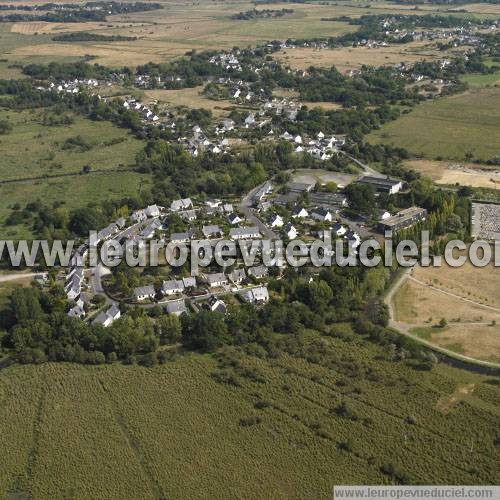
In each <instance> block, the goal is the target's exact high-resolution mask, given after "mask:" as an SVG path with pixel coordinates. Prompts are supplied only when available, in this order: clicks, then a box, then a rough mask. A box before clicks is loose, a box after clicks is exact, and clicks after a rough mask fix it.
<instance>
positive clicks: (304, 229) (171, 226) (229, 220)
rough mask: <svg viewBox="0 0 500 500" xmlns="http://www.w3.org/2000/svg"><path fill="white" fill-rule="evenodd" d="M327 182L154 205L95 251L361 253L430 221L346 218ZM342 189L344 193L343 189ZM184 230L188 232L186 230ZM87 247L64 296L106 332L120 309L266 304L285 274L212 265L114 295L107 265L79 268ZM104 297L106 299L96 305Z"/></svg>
mask: <svg viewBox="0 0 500 500" xmlns="http://www.w3.org/2000/svg"><path fill="white" fill-rule="evenodd" d="M354 182H355V183H356V184H358V185H370V186H372V187H373V188H374V189H375V190H376V191H377V192H378V193H384V194H385V195H391V194H396V193H398V192H400V191H401V190H403V189H404V183H403V182H402V181H400V180H398V179H391V178H387V177H382V176H371V175H362V176H360V177H359V178H357V179H356V180H354ZM328 187H329V186H328V183H326V184H324V185H317V184H316V185H315V184H314V183H312V182H293V181H289V182H287V183H286V184H285V185H282V186H279V185H277V184H275V183H272V182H270V181H268V182H265V183H264V184H262V185H260V186H258V187H257V188H255V189H253V190H252V191H251V192H250V193H248V194H247V195H246V196H245V197H244V198H243V199H242V200H239V201H238V200H236V203H235V200H220V199H204V200H201V199H200V200H193V199H191V198H186V199H178V200H174V201H172V203H171V205H170V206H169V207H161V206H157V205H151V206H148V207H146V208H144V209H140V210H136V211H134V212H133V213H131V214H130V215H129V216H128V217H121V218H119V219H117V220H116V221H114V222H112V223H111V224H109V225H108V226H106V227H105V228H102V229H101V230H100V231H98V232H97V236H96V238H95V239H94V240H93V241H92V244H93V245H95V246H96V247H98V246H101V245H103V244H104V243H105V242H106V241H108V240H110V239H113V240H115V241H118V242H119V243H120V245H121V246H122V247H123V248H124V245H125V244H126V242H136V244H137V245H138V248H139V249H140V248H141V247H142V246H144V244H145V242H146V241H148V240H152V239H153V238H155V239H157V240H160V241H162V242H164V243H172V244H174V245H179V244H185V245H187V246H190V245H192V244H194V243H197V244H198V245H199V244H200V243H204V244H209V245H211V246H212V247H214V246H215V244H216V243H217V242H218V241H220V240H223V239H226V240H232V241H238V242H243V243H245V244H246V243H249V242H251V241H252V240H262V239H263V238H267V239H270V240H277V239H281V240H283V241H284V242H288V241H292V240H295V239H297V238H300V239H301V240H303V241H304V242H306V243H307V242H309V243H310V242H312V241H314V240H315V239H317V238H324V237H325V235H326V234H327V233H329V235H330V236H331V238H332V239H333V240H336V239H340V240H341V241H342V242H343V244H344V245H345V246H346V247H350V248H352V249H353V250H354V251H356V249H357V247H359V245H360V244H361V241H362V240H363V239H366V238H369V237H377V236H378V237H380V236H381V235H382V234H384V232H385V231H391V232H393V231H394V232H396V231H398V230H400V229H404V228H407V227H410V226H411V225H413V224H415V223H417V222H419V221H421V220H425V218H426V216H427V212H426V210H425V209H422V208H418V207H411V208H408V209H405V210H402V211H400V212H398V213H395V214H391V213H389V212H388V211H386V210H381V211H380V212H379V213H378V214H377V217H376V219H377V220H372V221H370V223H368V221H366V220H365V219H363V217H360V216H358V217H356V216H353V215H352V213H350V214H349V215H347V213H346V210H348V207H349V201H348V197H347V196H346V195H344V194H343V193H342V189H340V190H339V191H335V192H331V191H328V189H326V190H325V188H328ZM341 188H342V186H341ZM181 229H183V230H181ZM89 247H90V242H89V240H86V241H85V242H84V243H82V244H81V245H80V246H79V247H78V249H77V250H76V252H75V254H74V255H73V257H72V260H71V265H70V267H69V268H68V269H67V270H66V272H65V273H64V277H63V278H62V279H64V281H65V286H64V288H65V292H66V295H67V298H68V299H69V300H70V301H71V302H72V303H73V304H74V305H73V306H72V307H71V309H70V310H69V311H68V315H69V316H72V317H78V318H81V319H82V320H84V321H91V322H95V323H99V324H102V325H103V326H105V327H106V326H109V325H111V324H112V322H113V321H114V320H115V319H117V318H118V317H120V316H121V314H122V309H121V308H120V305H121V304H126V305H128V306H137V307H145V308H151V307H153V306H160V307H162V308H163V309H164V310H165V311H166V312H167V313H169V314H175V315H182V314H184V313H187V312H188V311H190V312H195V313H196V312H197V311H199V310H200V309H201V308H205V309H209V310H211V311H217V312H219V313H222V314H224V313H225V311H226V308H227V305H228V303H231V304H233V305H237V304H241V303H248V304H253V305H254V306H255V307H259V306H260V305H263V304H265V303H266V302H267V301H268V300H269V293H270V292H269V290H268V287H267V279H268V278H269V277H270V276H271V275H272V276H273V277H275V278H277V279H279V277H280V276H281V274H282V272H283V270H284V266H286V263H285V264H283V267H281V268H280V267H277V268H276V267H272V268H268V267H266V266H265V265H263V263H262V262H263V261H262V254H260V263H257V264H256V265H254V266H251V267H245V266H244V265H243V262H242V260H241V259H237V263H236V264H235V265H234V266H230V268H224V269H222V268H220V267H219V266H216V265H214V266H213V265H212V264H211V265H210V267H208V268H206V269H205V268H203V269H201V270H199V271H198V272H197V273H196V274H195V275H192V274H191V272H190V271H187V270H183V269H180V270H179V269H176V270H175V271H174V270H170V271H169V270H168V266H165V267H164V269H165V270H166V271H167V274H166V275H163V274H162V277H164V278H165V279H162V280H161V285H158V283H159V281H158V279H157V278H158V277H157V275H156V274H152V275H148V274H147V273H142V277H141V278H140V279H139V282H140V284H138V285H137V286H134V287H131V288H128V287H127V291H125V290H123V289H118V290H117V288H116V286H115V287H114V288H113V287H112V286H110V284H111V283H112V282H113V281H116V280H114V279H113V274H114V270H111V269H108V268H106V267H105V266H104V265H103V264H102V263H99V264H97V265H96V266H95V267H91V268H89V267H85V266H84V265H82V262H84V260H85V258H86V256H87V254H88V252H89ZM98 295H100V296H101V297H103V298H104V302H102V300H99V301H96V300H95V297H96V296H98Z"/></svg>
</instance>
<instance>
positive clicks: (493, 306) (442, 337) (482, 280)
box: [394, 262, 500, 361]
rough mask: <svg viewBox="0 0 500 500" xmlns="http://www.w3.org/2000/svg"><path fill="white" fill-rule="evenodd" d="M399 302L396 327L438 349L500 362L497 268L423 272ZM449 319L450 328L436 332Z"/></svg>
mask: <svg viewBox="0 0 500 500" xmlns="http://www.w3.org/2000/svg"><path fill="white" fill-rule="evenodd" d="M412 277H413V278H414V279H412V278H411V277H410V278H409V279H407V281H406V282H405V283H404V284H403V285H402V286H401V288H400V289H399V290H398V291H397V293H396V295H395V296H394V310H395V319H396V321H399V322H403V323H406V324H407V325H409V327H411V328H412V329H413V330H412V332H413V333H415V334H416V335H418V336H420V337H422V338H425V339H426V340H430V341H431V342H433V343H434V344H436V345H438V346H441V347H445V348H447V349H451V350H453V351H456V352H458V353H460V354H465V355H467V356H471V357H474V358H477V359H482V360H487V361H500V326H499V325H500V284H499V282H498V278H497V276H496V269H494V267H493V265H489V266H486V267H482V268H477V267H474V266H473V265H472V264H471V263H470V262H467V263H466V264H465V265H464V266H462V267H459V268H452V267H449V266H446V265H443V266H442V267H440V268H434V267H425V268H424V267H417V268H414V269H413V271H412ZM442 318H444V319H445V320H446V321H447V322H448V325H447V326H446V328H435V325H437V324H438V323H439V321H440V320H441V319H442Z"/></svg>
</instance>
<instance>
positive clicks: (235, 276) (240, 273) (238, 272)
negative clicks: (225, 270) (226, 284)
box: [228, 269, 247, 281]
mask: <svg viewBox="0 0 500 500" xmlns="http://www.w3.org/2000/svg"><path fill="white" fill-rule="evenodd" d="M246 276H247V274H246V272H245V270H244V269H234V270H233V271H232V272H230V273H229V275H228V277H229V279H230V280H231V281H239V280H243V279H245V278H246Z"/></svg>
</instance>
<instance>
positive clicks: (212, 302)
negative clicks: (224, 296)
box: [207, 295, 226, 314]
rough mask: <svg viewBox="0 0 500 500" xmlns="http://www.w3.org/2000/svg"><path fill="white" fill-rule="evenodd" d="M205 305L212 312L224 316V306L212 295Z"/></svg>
mask: <svg viewBox="0 0 500 500" xmlns="http://www.w3.org/2000/svg"><path fill="white" fill-rule="evenodd" d="M207 304H208V308H209V309H210V310H211V311H212V312H218V313H221V314H226V304H225V303H224V302H223V301H222V300H220V299H218V298H217V297H215V296H214V295H211V296H210V297H208V300H207Z"/></svg>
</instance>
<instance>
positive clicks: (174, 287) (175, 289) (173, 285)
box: [161, 280, 184, 296]
mask: <svg viewBox="0 0 500 500" xmlns="http://www.w3.org/2000/svg"><path fill="white" fill-rule="evenodd" d="M161 291H162V293H163V295H167V296H168V295H174V294H176V293H182V292H183V291H184V282H183V281H182V280H167V281H164V282H163V284H162V287H161Z"/></svg>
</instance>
